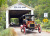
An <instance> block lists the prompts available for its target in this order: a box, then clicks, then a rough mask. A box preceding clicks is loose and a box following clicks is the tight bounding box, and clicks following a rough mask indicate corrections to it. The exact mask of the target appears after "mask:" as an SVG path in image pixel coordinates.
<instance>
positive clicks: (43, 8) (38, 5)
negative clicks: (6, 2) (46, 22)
mask: <svg viewBox="0 0 50 36" xmlns="http://www.w3.org/2000/svg"><path fill="white" fill-rule="evenodd" d="M21 2H23V3H25V4H27V5H29V6H31V7H33V8H35V11H34V12H35V16H36V17H39V18H43V15H44V13H45V12H47V13H48V14H49V13H50V0H21ZM49 15H50V14H49ZM48 18H50V17H48Z"/></svg>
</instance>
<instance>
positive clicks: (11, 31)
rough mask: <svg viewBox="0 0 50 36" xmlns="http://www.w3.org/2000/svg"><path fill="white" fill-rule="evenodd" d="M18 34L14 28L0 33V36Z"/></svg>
mask: <svg viewBox="0 0 50 36" xmlns="http://www.w3.org/2000/svg"><path fill="white" fill-rule="evenodd" d="M15 35H16V32H15V31H14V29H13V28H9V29H5V30H3V31H2V32H0V36H15Z"/></svg>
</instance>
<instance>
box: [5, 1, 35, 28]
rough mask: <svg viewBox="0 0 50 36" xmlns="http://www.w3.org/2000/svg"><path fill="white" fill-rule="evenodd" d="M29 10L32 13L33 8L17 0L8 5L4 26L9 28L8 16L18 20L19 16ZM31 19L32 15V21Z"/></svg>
mask: <svg viewBox="0 0 50 36" xmlns="http://www.w3.org/2000/svg"><path fill="white" fill-rule="evenodd" d="M29 12H31V15H34V8H31V7H29V6H28V5H25V4H23V3H22V2H18V3H17V4H14V5H12V6H10V7H8V8H7V10H6V28H9V24H10V18H19V20H21V19H20V17H21V16H22V15H24V14H26V13H29ZM33 20H34V19H33V17H32V21H33ZM19 22H21V21H19Z"/></svg>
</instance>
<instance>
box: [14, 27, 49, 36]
mask: <svg viewBox="0 0 50 36" xmlns="http://www.w3.org/2000/svg"><path fill="white" fill-rule="evenodd" d="M14 30H15V32H16V33H17V34H18V36H50V33H47V32H41V33H38V31H37V30H34V31H31V30H29V31H28V30H27V33H26V35H25V34H24V32H21V29H20V27H16V28H14Z"/></svg>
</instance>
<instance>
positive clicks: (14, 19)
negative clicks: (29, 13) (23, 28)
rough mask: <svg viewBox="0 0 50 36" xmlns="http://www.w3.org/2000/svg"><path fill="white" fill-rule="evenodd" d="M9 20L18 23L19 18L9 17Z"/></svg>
mask: <svg viewBox="0 0 50 36" xmlns="http://www.w3.org/2000/svg"><path fill="white" fill-rule="evenodd" d="M10 21H11V22H14V23H15V24H19V19H18V18H11V20H10Z"/></svg>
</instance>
